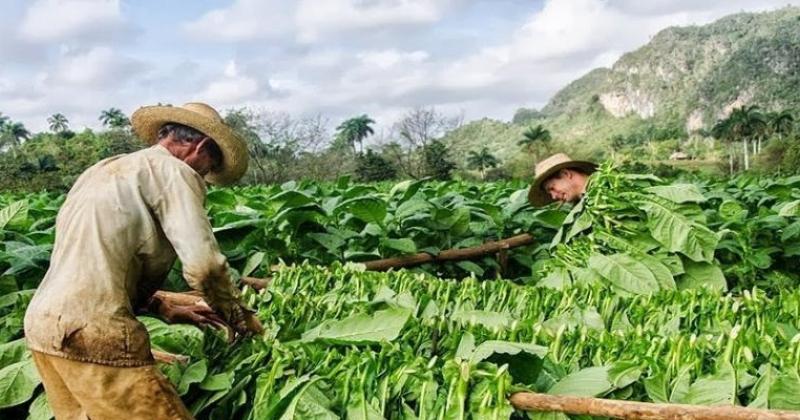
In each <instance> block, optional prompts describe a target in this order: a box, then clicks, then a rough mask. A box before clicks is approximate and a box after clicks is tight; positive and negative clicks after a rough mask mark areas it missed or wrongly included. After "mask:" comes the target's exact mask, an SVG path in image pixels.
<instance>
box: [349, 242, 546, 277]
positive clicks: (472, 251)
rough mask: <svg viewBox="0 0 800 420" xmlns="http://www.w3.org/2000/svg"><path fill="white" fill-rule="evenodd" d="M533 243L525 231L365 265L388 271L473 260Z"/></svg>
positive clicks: (375, 269) (373, 269)
mask: <svg viewBox="0 0 800 420" xmlns="http://www.w3.org/2000/svg"><path fill="white" fill-rule="evenodd" d="M532 243H533V236H531V235H530V234H528V233H523V234H521V235H517V236H512V237H510V238H507V239H502V240H499V241H492V242H486V243H485V244H483V245H479V246H475V247H471V248H461V249H448V250H446V251H442V252H440V253H439V254H437V255H431V254H428V253H425V252H423V253H419V254H414V255H406V256H403V257H393V258H385V259H382V260H374V261H367V262H365V263H364V265H365V266H366V267H367V270H371V271H386V270H388V269H390V268H402V267H413V266H415V265H420V264H425V263H428V262H446V261H462V260H472V259H475V258H479V257H483V256H486V255H490V254H496V253H498V252H500V251H502V250H508V249H511V248H517V247H521V246H525V245H530V244H532Z"/></svg>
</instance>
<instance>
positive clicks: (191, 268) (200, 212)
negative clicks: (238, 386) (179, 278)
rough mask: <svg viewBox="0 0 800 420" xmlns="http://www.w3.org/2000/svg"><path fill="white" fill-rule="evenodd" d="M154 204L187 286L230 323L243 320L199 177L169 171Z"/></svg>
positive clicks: (237, 297)
mask: <svg viewBox="0 0 800 420" xmlns="http://www.w3.org/2000/svg"><path fill="white" fill-rule="evenodd" d="M171 175H172V176H171V177H170V179H169V181H168V183H167V185H166V186H165V187H164V188H163V189H162V191H161V196H160V199H159V200H158V202H157V204H156V206H155V209H154V210H155V215H156V217H157V218H158V220H159V223H160V224H161V228H162V229H163V231H164V234H165V235H166V237H167V239H168V240H169V241H170V243H171V244H172V246H173V248H175V253H176V254H177V255H178V258H179V259H180V261H181V264H182V265H183V277H184V278H185V279H186V282H187V283H188V284H189V286H190V287H191V288H193V289H195V290H197V291H199V292H201V293H202V294H203V295H204V297H205V299H206V301H207V302H208V304H209V306H211V307H212V308H213V309H214V310H215V311H217V312H218V313H219V314H220V315H222V316H223V317H224V318H225V319H226V320H227V321H228V322H230V323H231V324H236V323H238V322H240V321H241V319H242V314H243V312H242V307H241V305H240V302H239V296H238V291H237V290H236V288H234V286H233V284H232V282H231V278H230V274H229V272H228V262H227V259H226V258H225V256H224V255H223V254H222V252H221V251H220V249H219V245H218V244H217V240H216V238H214V233H213V232H212V230H211V224H210V223H209V221H208V218H207V217H206V212H205V208H204V202H205V192H206V190H205V185H204V184H203V181H202V178H200V176H199V175H197V174H195V173H188V171H176V172H175V173H173V174H171Z"/></svg>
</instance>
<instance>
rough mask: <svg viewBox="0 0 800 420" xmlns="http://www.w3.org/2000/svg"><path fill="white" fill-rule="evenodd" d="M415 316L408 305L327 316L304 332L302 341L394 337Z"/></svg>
mask: <svg viewBox="0 0 800 420" xmlns="http://www.w3.org/2000/svg"><path fill="white" fill-rule="evenodd" d="M410 317H411V311H409V310H408V309H406V308H398V307H390V308H389V309H385V310H381V311H377V312H375V313H374V314H371V315H370V314H358V315H353V316H351V317H348V318H345V319H342V320H338V321H337V320H326V321H323V322H322V323H321V324H320V325H318V326H317V327H316V328H313V329H311V330H308V331H306V332H305V333H303V335H302V338H301V340H300V341H303V342H310V341H325V342H330V343H334V344H370V343H380V342H381V341H392V340H394V339H396V338H397V337H398V336H399V335H400V331H401V330H402V329H403V327H404V326H405V325H406V323H407V322H408V319H409V318H410Z"/></svg>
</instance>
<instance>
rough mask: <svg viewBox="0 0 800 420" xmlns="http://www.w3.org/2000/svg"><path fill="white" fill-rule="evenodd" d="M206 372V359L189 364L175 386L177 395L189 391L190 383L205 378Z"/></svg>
mask: <svg viewBox="0 0 800 420" xmlns="http://www.w3.org/2000/svg"><path fill="white" fill-rule="evenodd" d="M207 372H208V367H207V362H206V359H202V360H199V361H197V362H194V363H192V364H191V365H189V366H188V367H187V368H186V370H185V371H184V372H183V375H181V379H180V382H179V383H178V386H177V387H176V390H177V391H178V395H185V394H186V393H187V392H189V387H190V386H191V385H192V384H196V383H200V382H202V381H203V379H205V377H206V373H207Z"/></svg>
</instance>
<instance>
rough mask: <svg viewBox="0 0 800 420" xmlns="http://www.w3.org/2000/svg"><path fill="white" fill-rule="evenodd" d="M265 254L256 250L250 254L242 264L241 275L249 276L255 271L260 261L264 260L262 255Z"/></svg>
mask: <svg viewBox="0 0 800 420" xmlns="http://www.w3.org/2000/svg"><path fill="white" fill-rule="evenodd" d="M265 255H266V254H265V253H264V252H256V253H254V254H253V255H251V256H250V257H249V258H248V259H247V262H246V263H245V264H244V268H243V269H242V272H241V275H242V276H249V275H250V274H252V273H253V271H255V270H256V269H257V268H258V267H259V266H260V265H261V263H262V262H264V256H265Z"/></svg>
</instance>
